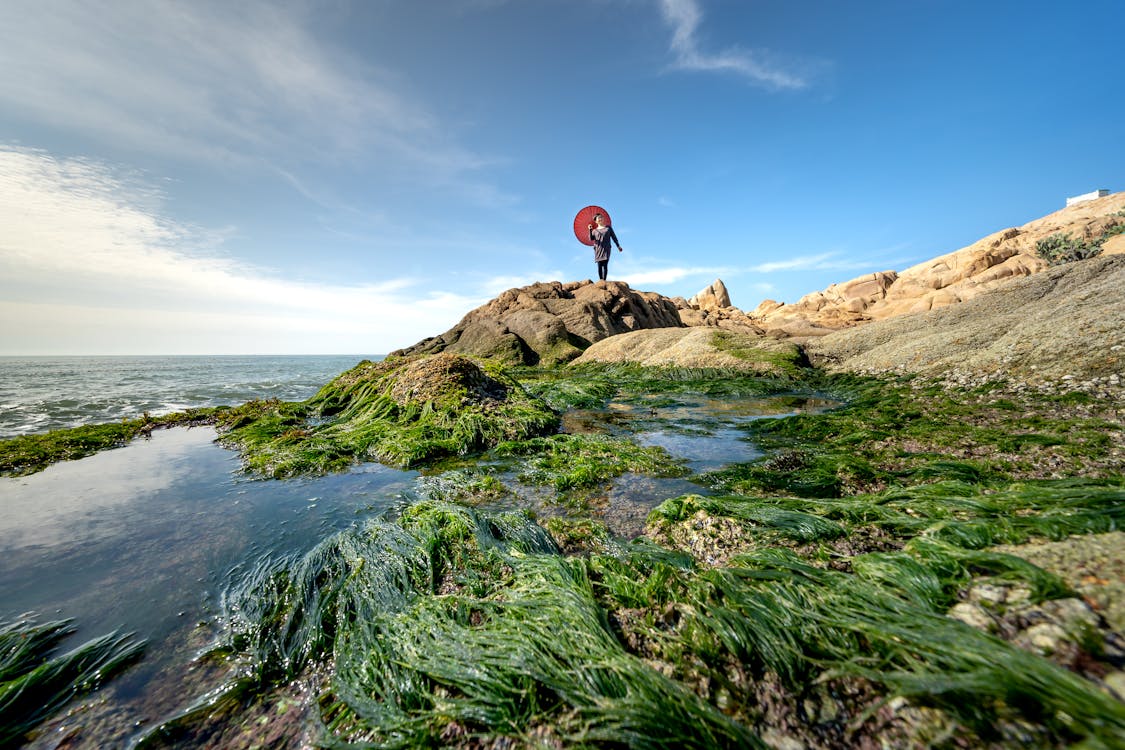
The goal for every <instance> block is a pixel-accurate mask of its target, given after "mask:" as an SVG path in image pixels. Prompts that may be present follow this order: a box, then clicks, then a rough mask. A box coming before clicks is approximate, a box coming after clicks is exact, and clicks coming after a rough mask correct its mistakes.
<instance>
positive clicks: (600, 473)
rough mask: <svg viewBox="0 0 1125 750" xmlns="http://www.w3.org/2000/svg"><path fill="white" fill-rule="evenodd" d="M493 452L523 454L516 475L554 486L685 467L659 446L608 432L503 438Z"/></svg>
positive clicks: (668, 473)
mask: <svg viewBox="0 0 1125 750" xmlns="http://www.w3.org/2000/svg"><path fill="white" fill-rule="evenodd" d="M493 454H494V455H495V456H497V457H500V458H512V457H520V458H523V459H524V460H523V462H522V465H521V467H520V471H519V474H518V479H519V481H521V482H524V483H526V484H530V485H549V486H551V487H553V488H554V489H556V490H558V491H559V492H564V491H567V490H572V489H575V488H583V487H594V486H597V485H600V484H602V483H604V482H606V481H607V480H609V479H613V478H614V477H618V476H621V475H622V474H624V473H625V472H637V473H645V474H650V475H653V476H661V477H677V476H685V475H687V474H688V473H690V472H689V471H688V470H687V469H686V468H685V467H684V466H683V465H682V464H681V463H679V462H677V461H675V460H674V459H672V457H671V456H669V455H668V453H667V451H665V450H664V449H663V448H658V447H646V446H641V445H637V444H636V443H634V442H632V441H631V440H625V439H623V438H614V437H611V436H608V435H588V434H582V435H568V434H558V435H548V436H546V437H538V438H531V439H529V440H521V441H518V442H504V443H500V444H499V445H497V446H496V448H495V450H494V451H493Z"/></svg>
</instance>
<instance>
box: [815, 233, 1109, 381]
mask: <svg viewBox="0 0 1125 750" xmlns="http://www.w3.org/2000/svg"><path fill="white" fill-rule="evenodd" d="M1123 290H1125V255H1122V254H1115V255H1110V256H1108V257H1097V258H1092V259H1090V260H1084V261H1078V262H1074V263H1066V264H1063V265H1060V266H1055V267H1052V268H1049V269H1047V270H1046V271H1043V272H1042V273H1038V274H1035V275H1033V276H1029V277H1027V278H1022V279H1014V280H1012V281H1010V282H1009V283H1008V284H1006V285H1004V286H1001V287H998V288H996V289H993V290H992V291H990V292H988V293H987V294H979V295H977V296H975V297H973V298H972V299H970V300H968V301H967V302H965V303H963V304H959V305H950V306H947V307H943V308H940V309H935V310H930V311H927V312H921V313H914V314H909V315H900V316H897V317H893V318H889V319H886V320H881V321H876V322H873V323H869V324H867V325H862V326H858V327H853V328H848V329H845V330H841V331H836V332H834V333H831V334H828V335H826V336H822V337H817V338H814V339H809V340H807V341H806V342H805V343H804V347H805V350H806V352H807V353H808V354H809V356H810V358H811V359H812V361H813V362H814V363H817V364H821V365H823V366H826V367H828V368H829V369H836V370H849V371H867V372H880V371H896V372H913V373H921V374H926V375H933V376H942V377H953V378H970V379H974V378H976V379H979V378H981V377H984V378H993V377H1001V376H1002V377H1004V378H1009V379H1015V380H1019V381H1023V382H1030V383H1034V382H1044V381H1046V382H1060V381H1063V380H1073V381H1077V382H1076V383H1075V385H1079V384H1086V386H1087V387H1086V388H1085V389H1086V390H1096V388H1097V387H1099V386H1104V385H1109V386H1112V387H1114V388H1115V389H1116V388H1119V387H1120V386H1121V385H1122V383H1121V379H1122V377H1123V376H1125V292H1123Z"/></svg>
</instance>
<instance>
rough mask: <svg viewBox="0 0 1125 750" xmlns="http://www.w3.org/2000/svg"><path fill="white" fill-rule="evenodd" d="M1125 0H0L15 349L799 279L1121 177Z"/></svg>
mask: <svg viewBox="0 0 1125 750" xmlns="http://www.w3.org/2000/svg"><path fill="white" fill-rule="evenodd" d="M1123 25H1125V3H1122V2H1120V0H1090V1H1089V2H1085V3H1083V4H1081V5H1074V4H1064V3H1061V2H1057V1H1054V2H1042V1H1039V0H1024V1H1022V2H1017V1H1014V0H1013V1H1007V0H992V1H990V2H979V0H977V1H974V2H961V1H959V0H908V1H905V0H895V1H894V2H859V1H858V0H857V2H838V1H832V2H828V1H815V0H814V1H809V2H801V3H790V2H778V1H777V0H770V1H766V0H762V1H758V0H508V1H505V0H461V1H455V0H426V1H425V2H421V1H419V0H369V1H368V2H360V1H359V0H353V1H351V2H347V1H343V0H337V1H335V2H313V1H312V0H305V1H304V2H284V1H282V0H274V1H266V0H243V1H241V2H238V3H227V2H215V3H210V2H203V1H202V0H201V1H197V2H162V1H160V0H147V1H146V2H126V1H125V0H121V1H115V2H112V3H85V2H73V3H72V2H65V1H63V0H57V1H52V2H42V1H41V0H5V2H3V3H2V4H0V354H15V355H19V354H63V353H65V354H122V353H135V354H186V353H200V354H222V353H240V354H253V353H366V354H378V353H384V352H387V351H389V350H391V349H394V348H398V347H402V346H407V345H410V344H412V343H414V342H415V341H417V340H419V339H421V338H423V337H425V336H429V335H434V334H437V333H440V332H442V331H444V330H446V329H448V328H449V327H451V326H452V325H454V324H455V323H456V322H457V321H458V320H459V319H460V318H461V316H462V315H463V314H464V313H466V312H467V311H468V310H470V309H472V308H473V307H475V306H477V305H479V304H481V303H483V302H485V301H487V300H488V299H490V298H492V297H494V296H495V295H497V294H498V293H500V292H501V291H503V290H505V289H507V288H510V287H512V286H518V285H523V284H528V283H531V282H534V281H546V280H555V279H557V280H577V279H587V278H590V277H591V276H593V275H594V274H595V268H594V264H593V262H592V259H591V253H590V251H589V249H588V248H587V247H585V246H584V245H581V244H579V243H578V242H577V240H576V239H575V238H574V236H573V233H572V231H571V221H572V218H573V216H574V214H575V213H576V212H577V211H578V209H580V208H582V207H583V206H585V205H588V204H592V203H593V204H598V205H602V206H605V207H606V208H607V209H608V210H609V211H610V213H611V215H612V216H613V220H614V227H615V229H616V230H617V233H618V235H619V237H620V239H621V242H622V244H623V245H624V247H625V252H624V253H615V254H614V257H613V260H612V262H611V264H610V277H611V278H615V279H621V280H625V281H627V282H629V283H630V284H631V285H632V286H633V287H634V288H638V289H644V290H652V291H657V292H660V293H662V294H666V295H669V296H674V295H682V296H690V295H692V294H693V293H695V292H696V291H698V290H700V289H702V288H703V287H705V286H706V285H707V284H709V283H710V282H711V281H712V280H714V279H715V278H722V279H723V280H724V281H725V282H726V284H727V286H728V288H729V289H730V290H731V296H732V299H733V301H734V303H735V304H736V305H737V306H739V307H742V308H743V309H747V310H749V309H752V308H754V307H755V306H756V305H757V304H758V303H759V302H760V301H762V300H763V299H767V298H768V299H774V300H778V301H783V302H794V301H796V300H797V299H798V298H800V297H801V296H802V295H804V294H806V293H808V292H812V291H815V290H818V289H822V288H824V287H826V286H828V285H829V284H831V283H834V282H839V281H846V280H848V279H852V278H855V277H857V276H860V275H862V274H865V273H871V272H875V271H881V270H888V269H894V270H902V269H904V268H907V267H909V266H911V265H914V264H916V263H918V262H921V261H923V260H925V259H928V258H931V257H934V256H937V255H941V254H944V253H947V252H951V251H953V250H956V249H958V248H960V247H963V246H965V245H967V244H969V243H971V242H973V241H975V240H977V239H979V238H980V237H982V236H984V235H986V234H989V233H991V232H993V231H996V230H999V229H1002V228H1005V227H1008V226H1018V225H1020V224H1023V223H1025V222H1027V221H1030V220H1032V219H1035V218H1038V217H1040V216H1043V215H1045V214H1047V213H1050V212H1052V211H1054V210H1057V209H1058V208H1061V207H1062V205H1063V203H1064V201H1065V198H1066V197H1067V196H1069V195H1077V194H1080V193H1085V192H1088V191H1090V190H1094V189H1097V188H1108V189H1110V190H1114V191H1116V190H1120V189H1123V188H1125V180H1123V179H1122V178H1123V176H1125V137H1123V135H1125V127H1123V125H1122V123H1123V122H1125V75H1123V73H1122V65H1121V60H1120V46H1121V43H1120V29H1121V28H1122V26H1123Z"/></svg>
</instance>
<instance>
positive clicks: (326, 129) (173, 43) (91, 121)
mask: <svg viewBox="0 0 1125 750" xmlns="http://www.w3.org/2000/svg"><path fill="white" fill-rule="evenodd" d="M310 12H311V9H306V8H305V4H303V3H294V4H288V3H276V2H268V1H267V0H246V1H245V2H239V3H213V2H204V1H203V0H200V2H172V1H171V0H146V1H144V2H139V1H131V0H117V1H115V2H111V3H87V2H80V1H79V0H70V1H68V0H59V1H58V2H50V3H41V2H38V0H6V2H4V3H2V4H0V69H2V70H4V75H3V76H0V107H4V108H7V109H8V110H9V111H11V112H18V113H20V116H21V117H23V118H26V119H28V120H30V121H33V122H37V123H43V124H46V125H49V126H50V127H52V128H55V129H58V130H61V131H63V132H67V131H76V132H81V133H82V134H83V136H85V137H94V138H98V139H101V140H102V141H104V142H107V143H111V144H115V145H126V144H127V145H128V147H129V148H133V149H140V150H145V151H148V152H150V153H156V154H160V155H165V156H167V155H171V156H174V157H176V158H179V159H183V160H190V161H193V162H194V161H200V160H204V161H208V162H211V163H213V164H222V165H230V164H231V163H232V162H233V163H235V164H243V165H245V164H254V165H261V164H263V163H265V164H268V165H270V166H271V167H272V166H276V165H281V167H280V168H283V169H284V168H288V169H290V170H292V169H293V168H294V167H295V165H301V164H321V163H324V162H329V163H333V164H337V165H350V164H354V162H355V160H356V159H360V160H362V162H363V163H364V164H370V163H377V164H378V165H379V169H380V174H384V175H386V174H388V173H392V172H393V173H394V174H395V176H396V177H397V178H398V179H406V178H413V179H419V180H425V181H427V183H429V184H445V185H448V184H455V186H460V185H462V184H463V183H469V184H468V185H467V186H466V187H467V188H471V189H473V190H476V191H485V192H487V191H488V190H489V189H490V188H489V187H488V186H482V185H477V184H473V183H472V180H471V179H469V177H468V175H471V174H472V173H474V172H475V171H476V170H478V169H479V168H481V167H483V166H486V165H488V164H489V163H490V160H489V159H487V158H485V157H482V156H481V155H479V154H476V153H473V152H471V151H470V150H468V149H466V148H464V147H462V146H460V145H459V144H458V143H457V142H456V140H455V138H454V137H452V135H451V134H450V133H448V132H446V130H445V128H444V126H443V125H442V123H441V121H440V120H439V118H438V117H436V116H435V115H434V114H433V113H432V112H431V111H429V110H428V108H427V107H425V106H424V105H422V103H421V102H420V101H419V99H418V98H417V97H416V96H415V95H414V94H412V93H410V92H409V91H408V89H407V86H406V82H405V81H403V80H401V79H399V78H397V77H395V76H394V75H392V74H390V73H388V72H387V71H384V70H381V69H378V68H376V67H374V66H373V65H372V64H370V63H369V62H367V61H364V60H360V59H359V58H358V57H356V56H355V55H349V54H347V53H345V52H344V51H342V50H341V49H339V48H337V47H331V46H329V45H327V44H325V43H324V42H323V41H322V40H320V39H318V38H316V37H315V36H314V35H313V33H312V32H311V31H309V29H311V28H313V27H314V24H312V23H311V20H312V19H311V18H309V17H307V14H308V13H310ZM298 189H299V190H301V189H302V187H301V186H300V185H298Z"/></svg>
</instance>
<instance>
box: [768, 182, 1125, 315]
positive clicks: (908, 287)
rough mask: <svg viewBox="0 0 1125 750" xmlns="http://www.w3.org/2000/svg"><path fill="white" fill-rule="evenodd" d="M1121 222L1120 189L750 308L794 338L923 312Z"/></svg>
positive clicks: (1122, 240) (1124, 248)
mask: <svg viewBox="0 0 1125 750" xmlns="http://www.w3.org/2000/svg"><path fill="white" fill-rule="evenodd" d="M1123 224H1125V192H1120V193H1114V194H1113V195H1108V196H1105V197H1104V198H1099V199H1097V200H1092V201H1087V202H1085V203H1079V204H1077V205H1074V206H1069V207H1067V208H1064V209H1062V210H1060V211H1056V212H1055V213H1052V214H1050V215H1048V216H1044V217H1043V218H1041V219H1036V220H1035V221H1032V222H1028V223H1027V224H1024V225H1023V226H1022V227H1012V228H1009V229H1004V230H1002V231H999V232H996V233H994V234H991V235H989V236H987V237H985V238H984V239H981V240H978V241H977V242H974V243H973V244H971V245H969V246H968V247H964V248H961V249H960V250H957V251H955V252H952V253H948V254H946V255H942V256H940V257H937V258H934V259H933V260H928V261H926V262H924V263H919V264H918V265H916V266H913V267H911V268H908V269H906V270H905V271H901V272H896V271H881V272H878V273H872V274H865V275H863V276H860V277H858V278H855V279H852V280H850V281H845V282H842V283H839V284H833V285H831V286H829V287H828V288H827V289H824V290H822V291H819V292H813V293H811V294H808V295H805V296H804V297H802V298H801V299H799V300H797V302H795V303H793V304H791V305H785V304H780V303H777V302H773V301H772V300H765V301H764V302H762V303H761V304H760V305H758V307H757V308H755V309H754V310H753V311H751V312H750V313H749V316H750V318H751V319H752V320H754V322H755V323H756V324H758V325H760V326H762V327H763V328H765V329H767V330H771V331H780V332H784V333H786V334H788V335H793V336H817V335H824V334H827V333H829V332H831V331H833V330H839V329H841V328H848V327H851V326H856V325H861V324H863V323H868V322H871V321H875V320H886V319H887V318H893V317H896V316H899V315H905V314H908V313H917V312H926V311H929V310H934V309H937V308H941V307H946V306H948V305H953V304H956V303H959V302H965V301H967V300H970V299H973V298H974V297H976V296H977V295H980V294H982V293H984V292H987V291H990V290H992V289H996V288H998V287H1000V286H1003V285H1004V284H1005V283H1007V282H1008V281H1010V280H1012V279H1015V278H1020V277H1023V276H1030V275H1033V274H1036V273H1040V272H1042V271H1044V270H1046V268H1047V267H1048V263H1047V262H1046V261H1045V260H1044V259H1043V258H1041V257H1039V255H1038V254H1037V252H1036V245H1037V244H1038V243H1039V242H1040V241H1041V240H1046V239H1047V238H1049V237H1052V236H1054V235H1066V236H1068V237H1070V238H1072V239H1073V240H1075V241H1076V242H1079V243H1081V242H1094V241H1098V240H1101V239H1103V238H1105V237H1106V234H1107V231H1110V230H1112V228H1114V227H1118V226H1121V225H1123ZM1103 248H1104V249H1103V251H1102V254H1103V255H1111V254H1115V253H1120V252H1125V236H1123V235H1120V234H1118V235H1116V236H1112V237H1109V238H1107V239H1105V242H1104V244H1103Z"/></svg>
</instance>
